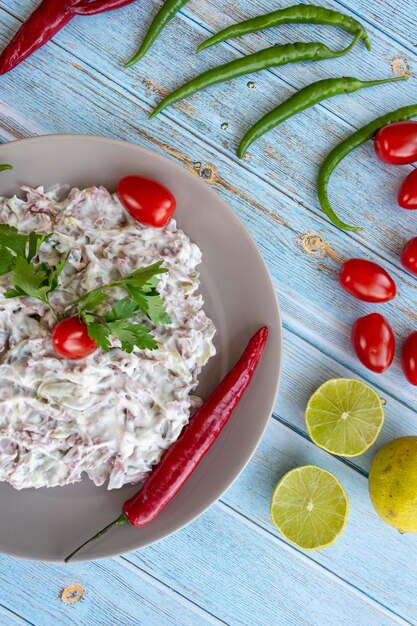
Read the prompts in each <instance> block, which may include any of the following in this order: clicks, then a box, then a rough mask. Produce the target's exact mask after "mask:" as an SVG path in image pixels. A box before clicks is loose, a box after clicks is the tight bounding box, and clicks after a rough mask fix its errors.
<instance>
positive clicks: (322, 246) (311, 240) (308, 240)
mask: <svg viewBox="0 0 417 626" xmlns="http://www.w3.org/2000/svg"><path fill="white" fill-rule="evenodd" d="M297 243H298V245H299V247H300V248H301V249H302V250H304V252H307V254H310V255H312V256H318V257H324V256H326V249H327V244H326V242H325V241H324V239H323V237H322V236H321V235H319V234H317V233H307V234H306V235H303V236H302V237H301V239H299V240H298V241H297Z"/></svg>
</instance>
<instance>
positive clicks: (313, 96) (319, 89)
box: [237, 76, 407, 158]
mask: <svg viewBox="0 0 417 626" xmlns="http://www.w3.org/2000/svg"><path fill="white" fill-rule="evenodd" d="M399 80H407V76H396V77H394V78H384V79H382V80H367V81H362V80H359V79H357V78H351V77H348V76H343V77H341V78H326V79H324V80H318V81H317V82H315V83H311V85H307V86H306V87H303V89H300V90H299V91H297V92H296V93H295V94H293V95H292V96H291V97H290V98H288V100H285V102H282V103H281V104H280V105H278V106H277V107H276V108H275V109H273V110H272V111H270V112H269V113H267V114H266V115H264V117H262V118H261V119H260V120H259V121H258V122H256V124H254V125H253V126H252V127H251V128H250V129H249V130H248V132H247V133H246V134H245V136H244V137H243V139H242V141H241V142H240V144H239V148H238V151H237V154H238V156H239V157H240V158H242V157H243V155H244V154H245V152H246V150H247V149H248V148H249V146H250V145H251V144H252V143H253V142H254V141H256V140H257V139H259V137H262V135H264V134H265V133H267V132H269V131H270V130H272V129H273V128H275V127H276V126H279V124H282V122H285V121H286V120H287V119H289V118H290V117H292V116H293V115H296V114H297V113H300V112H301V111H305V109H308V108H309V107H312V106H314V105H315V104H317V103H318V102H321V101H322V100H326V99H327V98H332V97H333V96H337V95H339V94H341V93H352V92H354V91H358V90H359V89H365V88H366V87H375V86H376V85H383V84H384V83H394V82H396V81H399Z"/></svg>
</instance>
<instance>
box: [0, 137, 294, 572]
mask: <svg viewBox="0 0 417 626" xmlns="http://www.w3.org/2000/svg"><path fill="white" fill-rule="evenodd" d="M48 140H54V141H67V140H82V141H90V140H93V141H96V142H103V143H110V144H119V145H125V146H129V147H130V148H134V149H135V150H137V151H138V153H142V154H145V155H146V154H150V155H152V157H153V158H155V157H156V158H157V159H158V160H161V162H162V163H163V162H165V161H168V162H169V163H170V166H171V167H174V169H176V170H177V171H178V174H179V175H181V176H182V177H184V176H185V178H188V177H189V178H190V179H192V180H193V181H194V183H195V182H196V180H197V182H198V184H200V185H204V188H205V189H206V191H207V192H208V193H209V195H211V196H212V198H213V200H214V201H215V202H216V203H218V204H220V205H221V206H222V209H223V210H224V211H226V212H227V213H228V214H229V216H230V217H231V218H232V220H233V222H234V225H235V226H236V228H237V229H238V230H239V231H240V233H241V235H242V236H243V237H244V238H245V239H246V240H247V243H248V244H249V245H250V247H251V249H252V251H253V253H254V254H255V256H256V257H257V259H258V261H259V262H260V265H261V266H262V268H263V272H264V279H265V280H266V282H267V283H268V285H269V287H270V290H271V293H273V295H274V298H273V301H274V311H273V316H274V317H275V318H276V331H277V344H278V352H277V368H276V374H275V383H274V388H273V389H272V394H271V400H270V401H269V402H268V406H266V407H265V414H267V415H268V417H267V418H266V419H265V423H264V426H263V428H262V430H261V432H260V434H259V436H258V437H257V438H256V440H255V439H253V441H252V442H251V445H250V448H251V450H250V453H249V455H248V456H247V458H245V459H244V460H243V462H242V461H239V463H238V469H237V472H235V473H234V475H233V477H231V478H229V479H228V480H227V481H226V483H224V484H222V486H221V487H219V488H218V489H215V491H216V494H217V495H216V496H215V497H214V498H213V499H211V501H210V502H209V503H207V504H206V505H205V506H204V507H203V508H201V509H200V510H199V512H198V513H196V514H195V515H193V516H192V517H190V519H188V520H187V521H184V522H179V523H177V524H175V523H174V524H173V525H172V527H171V529H170V530H169V531H166V532H165V531H163V532H162V534H161V535H160V536H159V537H155V538H154V539H152V540H149V541H147V542H146V544H141V545H138V546H136V547H129V548H127V549H126V550H123V551H122V552H118V551H116V552H114V550H112V549H110V550H107V551H106V549H105V543H103V545H102V554H100V555H95V556H94V557H92V558H88V551H87V552H86V556H85V557H83V552H81V553H80V554H79V555H76V557H75V558H74V559H71V563H74V564H75V563H86V562H91V561H92V560H93V561H98V560H102V559H108V558H112V557H117V556H122V555H125V554H130V553H132V552H134V551H135V550H138V549H141V548H144V547H147V546H150V545H153V544H155V543H157V542H158V541H161V540H163V539H165V538H167V537H169V536H170V535H172V534H174V533H176V532H178V531H179V530H181V529H182V528H185V527H186V526H188V524H190V523H192V522H193V521H195V520H196V519H197V518H199V517H200V516H201V515H203V513H205V512H206V511H207V510H208V509H209V508H210V507H211V506H212V505H213V504H215V503H216V502H217V501H218V500H219V499H220V498H221V497H222V495H223V494H224V493H225V492H226V491H228V490H229V489H230V487H231V486H232V485H233V484H234V483H235V482H236V481H237V479H238V478H239V477H240V475H241V474H242V472H243V471H244V470H245V468H246V467H247V465H248V464H249V462H250V461H251V459H252V457H253V455H254V454H255V452H256V449H257V448H258V446H259V444H260V442H261V440H262V438H263V436H264V434H265V431H266V428H267V426H268V424H269V420H270V418H271V415H272V413H273V409H274V406H275V402H276V398H277V395H278V391H279V385H280V380H281V375H282V358H283V357H282V355H283V346H282V340H283V332H282V316H281V312H280V305H279V302H278V297H277V293H276V290H275V285H274V281H273V278H272V276H271V274H270V271H269V269H268V266H267V265H266V262H265V260H264V258H263V256H262V254H261V252H260V250H259V248H258V246H257V244H256V242H255V240H254V239H253V237H252V235H251V234H250V232H249V230H248V228H247V227H246V225H245V223H244V222H243V221H242V220H241V219H240V218H239V217H238V216H237V215H236V213H235V212H234V210H233V209H232V208H231V206H229V204H228V203H227V202H226V200H224V199H223V197H222V196H221V195H220V193H219V192H217V191H215V190H214V189H213V188H212V187H211V186H210V185H209V184H208V183H205V182H204V181H203V180H201V179H200V178H198V177H197V176H196V175H195V174H193V172H192V171H191V169H190V168H188V167H186V166H184V165H185V164H184V165H182V164H180V163H178V161H177V159H175V157H170V155H169V154H165V153H163V154H161V153H160V152H158V151H156V150H152V149H150V148H146V147H144V146H141V145H139V144H136V143H132V142H130V141H126V140H124V139H117V138H114V137H108V136H105V135H90V134H80V133H52V134H45V135H36V136H31V137H24V138H20V139H14V140H12V141H8V142H5V143H1V144H0V154H1V153H2V152H3V151H7V150H8V148H9V147H11V146H15V145H16V144H19V145H23V146H24V145H25V144H27V143H36V142H45V141H48ZM1 159H2V157H1ZM203 263H204V261H203ZM220 436H221V435H220ZM0 554H4V555H7V556H11V557H13V558H18V559H22V560H28V561H34V560H35V561H37V562H43V563H63V560H62V558H58V557H55V558H54V557H45V558H42V559H39V558H36V557H35V558H34V557H33V556H32V557H31V556H26V555H22V554H19V553H15V552H14V551H13V550H12V551H10V552H9V551H8V552H3V551H2V550H1V549H0Z"/></svg>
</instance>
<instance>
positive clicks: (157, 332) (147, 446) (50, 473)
mask: <svg viewBox="0 0 417 626" xmlns="http://www.w3.org/2000/svg"><path fill="white" fill-rule="evenodd" d="M23 189H24V191H25V194H26V198H25V199H24V200H21V199H18V198H17V197H13V198H0V223H4V224H9V225H11V226H15V227H16V228H18V230H19V232H21V233H24V234H27V233H30V232H33V231H36V232H39V233H52V236H51V238H50V239H49V240H48V241H47V242H46V243H44V244H43V245H42V247H41V249H40V252H39V257H40V259H39V260H40V261H41V262H45V263H48V264H54V265H55V266H56V265H57V263H58V262H59V261H60V260H62V259H64V258H65V257H66V255H67V254H69V256H68V261H67V263H66V265H65V267H64V270H63V272H62V275H61V279H60V283H61V284H60V286H59V288H58V289H57V290H56V291H54V292H53V293H52V294H51V304H52V305H53V308H54V309H55V310H56V311H57V312H58V313H59V312H62V311H63V310H64V309H65V307H66V305H68V304H69V303H70V302H73V301H74V300H75V299H76V298H77V297H79V296H80V295H82V294H83V293H85V292H86V291H91V290H92V289H95V288H96V287H99V286H100V285H103V284H105V283H108V282H109V281H112V280H116V279H118V278H120V277H122V276H126V275H128V274H129V273H131V272H133V271H134V270H136V269H138V268H139V267H142V266H145V265H150V264H151V263H154V262H155V261H159V260H163V265H164V267H165V268H166V269H167V270H168V272H167V273H166V274H163V275H161V277H160V282H159V284H158V291H159V293H160V294H161V296H162V298H163V300H164V302H165V305H166V309H167V312H168V314H169V316H170V318H171V324H170V325H167V326H158V327H156V328H154V327H153V326H152V324H150V322H149V321H146V320H145V318H144V317H143V316H141V314H138V316H137V319H138V320H139V321H141V322H143V323H144V324H146V325H147V326H148V327H150V328H152V332H153V335H154V337H155V339H156V341H157V342H158V346H159V347H158V349H157V350H154V351H149V350H139V349H137V348H135V349H134V351H133V352H132V353H130V354H129V353H127V352H124V351H122V350H121V349H120V347H119V342H118V340H116V339H112V347H111V349H110V350H109V351H108V352H104V351H103V350H100V349H98V350H97V351H96V352H94V353H93V354H92V355H90V356H88V357H87V358H84V359H79V360H73V361H71V360H67V359H64V358H61V357H59V356H58V355H57V354H56V352H55V351H54V350H53V347H52V342H51V329H52V328H53V326H54V324H55V323H56V322H55V320H54V318H53V315H52V313H51V311H50V310H49V309H48V307H47V306H46V305H45V304H43V303H42V302H41V301H38V300H35V299H32V298H29V297H19V298H12V299H6V298H4V297H3V294H4V292H5V291H6V290H7V289H9V288H10V286H11V284H10V278H9V275H5V276H3V277H0V481H7V482H9V483H10V484H11V485H13V487H15V488H16V489H23V488H26V487H54V486H57V485H66V484H69V483H74V482H76V481H79V480H81V478H82V475H83V474H86V475H87V476H88V477H89V478H90V479H91V480H92V481H94V483H95V484H96V485H102V484H103V483H105V482H106V481H107V480H108V488H109V489H115V488H119V487H121V486H122V485H124V484H125V483H138V482H140V481H141V480H142V479H143V478H144V477H145V475H146V474H147V473H148V472H149V470H150V469H151V468H152V466H153V465H154V464H155V463H157V462H158V460H159V459H160V457H161V455H162V453H163V451H164V450H165V449H166V448H168V447H169V446H170V445H171V444H172V443H173V442H174V441H175V440H176V439H177V438H178V436H179V434H180V432H181V430H182V428H183V427H184V425H185V424H186V423H187V422H188V420H189V417H190V414H191V413H192V411H193V410H194V409H195V407H196V406H197V405H198V404H199V402H200V401H199V399H198V398H196V397H195V396H193V395H192V392H193V390H194V389H195V387H196V386H197V383H198V376H199V374H200V371H201V368H202V367H203V366H204V365H205V364H206V362H207V361H208V359H209V358H210V357H211V356H212V355H213V354H214V353H215V349H214V346H213V336H214V333H215V328H214V325H213V323H212V321H211V320H210V319H208V318H207V316H206V315H205V313H204V311H203V310H202V306H203V300H202V296H201V295H199V294H198V293H196V292H197V290H198V287H199V275H198V272H197V269H196V268H197V266H198V265H199V264H200V262H201V252H200V250H199V248H198V247H197V246H196V245H195V244H194V243H191V241H190V239H189V238H188V237H187V235H185V234H184V233H183V232H182V231H181V230H179V229H178V228H177V225H176V223H175V220H174V219H171V220H170V222H169V223H168V224H167V226H165V227H163V228H161V229H156V228H149V227H147V226H142V225H141V224H139V223H138V222H137V221H135V220H134V219H133V218H132V217H130V215H129V214H128V213H127V212H126V211H125V210H124V209H123V207H122V206H121V204H120V203H119V201H118V199H117V197H116V196H114V195H111V194H110V193H109V192H108V191H107V190H106V189H104V188H103V187H100V188H96V187H92V188H90V189H85V190H79V189H71V190H69V189H68V188H67V187H63V186H56V187H55V188H53V189H51V190H49V191H44V189H43V188H42V187H39V188H38V189H32V188H23ZM112 296H113V298H114V299H117V298H123V294H122V293H120V294H118V293H117V292H114V293H113V294H112Z"/></svg>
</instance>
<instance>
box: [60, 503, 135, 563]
mask: <svg viewBox="0 0 417 626" xmlns="http://www.w3.org/2000/svg"><path fill="white" fill-rule="evenodd" d="M128 523H129V521H128V519H127V517H126V516H125V514H124V513H122V514H121V515H120V516H119V517H118V518H117V519H115V520H114V521H113V522H111V523H110V524H108V525H107V526H105V527H104V528H103V529H102V530H100V531H99V532H98V533H96V534H95V535H94V536H93V537H90V539H87V541H84V543H83V544H81V545H80V546H78V548H77V549H76V550H74V551H73V552H71V554H69V555H68V556H67V557H65V559H64V561H65V563H68V561H70V560H71V559H72V557H73V556H75V555H76V554H77V553H78V552H79V551H80V550H82V549H83V548H84V547H85V546H86V545H87V544H89V543H90V542H91V541H95V540H96V539H98V538H99V537H101V536H102V535H104V533H106V532H107V531H108V530H110V529H111V528H113V527H114V526H124V525H125V524H128Z"/></svg>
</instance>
